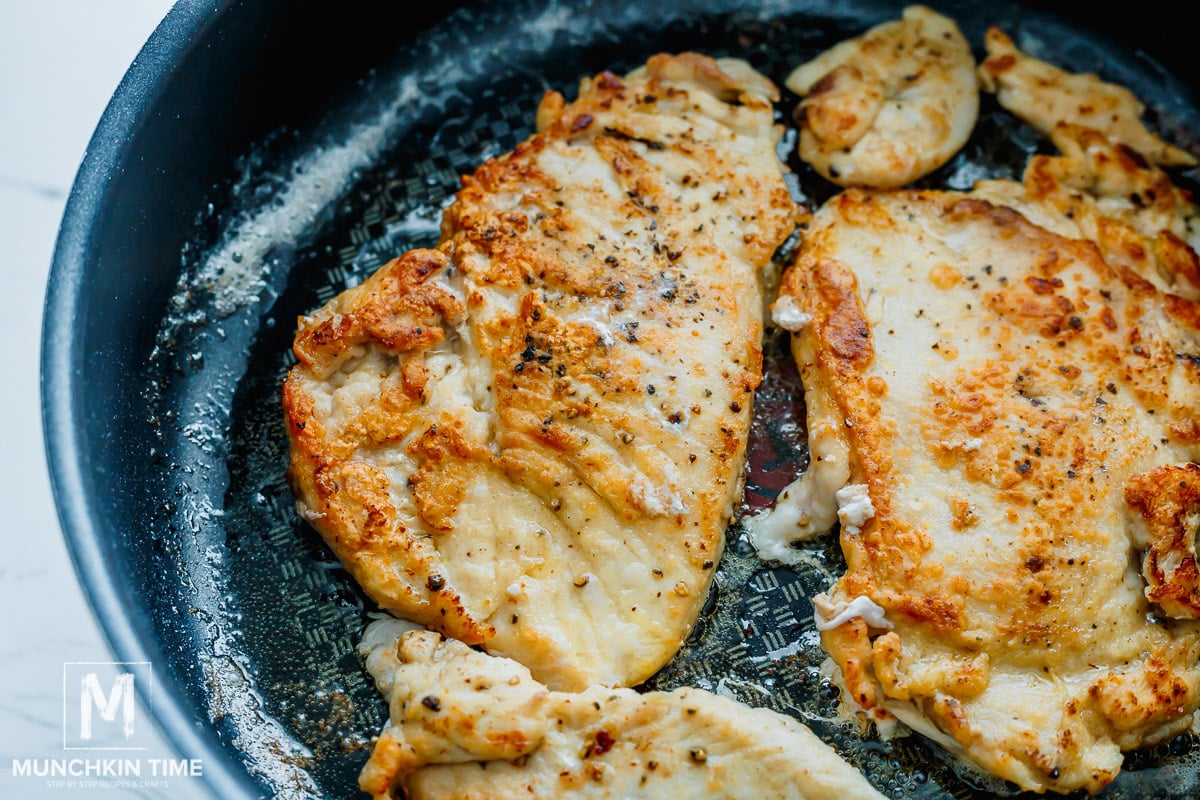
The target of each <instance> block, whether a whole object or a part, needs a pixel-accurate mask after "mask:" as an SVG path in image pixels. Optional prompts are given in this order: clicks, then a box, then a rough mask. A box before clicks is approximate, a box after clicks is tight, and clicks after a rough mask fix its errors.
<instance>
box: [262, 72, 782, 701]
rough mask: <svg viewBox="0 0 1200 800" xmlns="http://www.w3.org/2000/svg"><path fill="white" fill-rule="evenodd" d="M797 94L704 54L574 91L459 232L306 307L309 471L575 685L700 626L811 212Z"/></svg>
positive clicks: (477, 612)
mask: <svg viewBox="0 0 1200 800" xmlns="http://www.w3.org/2000/svg"><path fill="white" fill-rule="evenodd" d="M775 96H776V90H775V88H774V87H773V86H772V85H771V84H770V82H769V81H767V80H766V79H765V78H763V77H762V76H761V75H759V74H757V73H756V72H754V71H753V70H752V69H751V68H750V67H749V66H748V65H747V64H745V63H744V62H738V61H721V62H716V61H714V60H712V59H710V58H707V57H704V56H700V55H696V54H683V55H676V56H669V55H660V56H656V57H654V58H652V59H650V60H649V62H648V63H647V64H646V66H645V67H643V68H641V69H639V70H637V71H635V72H634V73H632V74H630V75H629V76H627V77H626V78H624V79H622V78H618V77H617V76H616V75H613V74H611V73H607V72H606V73H603V74H601V75H599V76H597V77H596V78H594V79H590V80H584V81H583V83H582V85H581V87H580V90H579V97H578V99H577V100H576V101H575V102H573V103H571V104H569V105H567V104H566V103H565V102H564V100H563V97H562V96H561V95H559V94H557V93H553V92H551V93H548V94H547V95H546V97H545V98H544V99H543V100H542V103H541V106H540V107H539V109H538V112H537V119H538V127H539V129H540V132H539V133H538V134H537V135H535V136H534V137H532V138H531V139H529V140H528V141H526V142H524V143H522V144H520V145H519V146H518V147H517V148H516V149H515V150H514V151H513V152H512V153H511V154H509V155H507V156H504V157H502V158H498V159H495V160H492V161H489V162H488V163H486V164H484V165H483V166H482V167H480V169H479V170H478V171H477V172H476V173H475V174H473V175H471V176H468V177H466V178H464V179H463V187H462V189H461V191H460V192H459V193H458V195H457V197H456V198H455V200H454V202H453V203H452V204H451V205H450V206H449V207H448V208H447V210H446V212H445V215H444V219H443V240H442V243H441V244H440V245H439V246H438V247H437V248H436V249H431V250H416V251H412V252H409V253H405V254H404V255H402V256H400V257H399V258H397V259H396V260H394V261H392V262H391V263H389V264H387V265H385V266H384V267H382V268H381V269H380V270H379V271H378V272H377V273H376V274H375V275H373V276H371V277H370V278H369V279H367V280H366V281H365V282H363V283H362V284H361V285H360V286H358V287H355V288H353V289H350V290H348V291H346V292H345V293H344V294H342V295H340V296H338V297H337V298H335V299H334V300H332V301H331V302H330V303H328V304H327V305H326V306H325V307H323V308H321V309H319V310H317V311H315V312H314V313H313V314H312V315H311V316H307V317H304V318H302V319H301V320H300V323H299V331H298V333H297V334H296V339H295V354H296V357H297V359H298V362H299V363H298V364H297V365H296V367H295V368H294V369H293V370H292V372H291V373H290V374H289V376H288V378H287V381H286V385H285V387H284V391H283V401H284V408H285V411H286V415H287V422H288V431H289V435H290V438H291V445H292V463H291V467H290V471H289V476H290V480H291V483H292V485H293V487H294V490H295V494H296V496H297V500H298V506H299V509H300V512H301V514H302V515H303V517H304V518H305V519H306V520H308V521H309V522H310V523H311V524H312V525H313V527H315V528H316V529H317V530H318V531H319V532H320V533H321V534H322V535H323V536H324V537H325V539H326V540H327V541H328V542H329V544H330V545H331V546H332V548H333V550H334V551H335V552H336V554H337V555H338V557H339V558H340V559H341V560H342V562H343V563H344V564H345V565H346V567H347V569H348V570H349V571H350V573H351V574H352V575H353V576H354V577H355V579H357V581H358V582H359V583H360V584H361V586H362V587H363V589H364V590H365V591H366V592H367V594H368V595H370V597H371V598H373V599H374V600H375V601H376V602H377V603H378V604H379V605H380V606H382V607H384V608H386V609H388V610H390V611H393V612H395V613H396V614H398V615H400V616H403V617H406V618H408V619H412V620H415V621H417V622H419V623H421V624H423V625H426V626H429V627H432V628H434V629H436V630H438V631H440V632H441V633H444V634H445V635H447V636H451V637H456V638H458V639H461V640H462V641H464V642H467V643H471V644H482V645H483V646H484V647H486V648H487V649H488V650H489V651H491V652H494V653H498V654H502V655H506V656H510V657H512V658H514V659H516V660H518V661H520V662H521V663H522V664H524V665H526V666H527V667H529V669H530V670H531V671H532V673H533V675H534V676H535V677H536V678H537V679H538V680H540V681H542V682H544V683H546V684H547V685H549V686H551V687H552V688H555V689H581V688H583V687H586V686H589V685H591V684H605V685H611V686H622V685H631V684H636V683H638V682H640V681H642V680H644V679H645V678H647V677H648V676H650V675H651V674H653V673H654V672H655V671H656V670H657V669H658V668H659V667H660V666H661V665H662V664H663V663H665V662H666V661H667V660H668V659H669V658H670V657H671V656H672V655H673V654H674V653H675V652H676V650H677V649H678V648H679V646H680V645H681V644H682V642H683V641H684V639H685V638H686V636H687V635H688V632H689V631H690V630H691V627H692V625H693V623H694V621H695V618H696V615H697V613H698V610H699V608H700V606H701V604H702V603H703V601H704V598H705V594H706V591H707V589H708V586H709V583H710V580H711V576H712V574H713V567H714V565H715V564H716V562H717V560H718V558H720V555H721V550H722V545H723V542H724V531H725V528H726V525H727V523H728V521H729V519H730V517H731V514H732V512H733V508H734V503H735V501H736V499H737V498H738V496H739V493H740V490H741V479H742V468H743V463H744V457H745V445H746V438H747V432H748V426H749V420H750V413H751V405H752V397H753V395H752V391H753V389H754V388H755V387H756V386H757V385H758V383H759V380H760V375H761V351H760V337H761V333H762V294H761V291H762V290H761V286H760V283H761V280H760V273H761V270H762V268H763V267H764V266H765V265H766V264H767V263H768V261H769V260H770V258H771V255H772V254H773V252H774V251H775V250H776V248H777V247H778V246H779V245H780V244H781V243H782V242H783V240H784V239H785V238H786V237H787V235H788V234H789V233H790V231H791V229H792V227H793V225H794V222H793V216H794V213H795V212H794V207H793V204H792V201H791V199H790V197H789V195H788V191H787V188H786V186H785V184H784V181H783V171H784V167H783V166H782V165H781V163H780V161H779V159H778V157H777V155H776V152H775V145H776V143H777V141H778V139H779V136H780V134H781V129H780V128H779V127H778V126H777V125H776V124H775V122H774V121H773V116H772V109H771V100H772V99H773V98H774V97H775Z"/></svg>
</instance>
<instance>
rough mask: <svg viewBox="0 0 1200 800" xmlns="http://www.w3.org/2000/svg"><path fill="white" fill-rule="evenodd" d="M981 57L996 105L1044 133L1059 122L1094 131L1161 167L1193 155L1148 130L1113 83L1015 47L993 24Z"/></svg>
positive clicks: (1133, 102)
mask: <svg viewBox="0 0 1200 800" xmlns="http://www.w3.org/2000/svg"><path fill="white" fill-rule="evenodd" d="M984 44H985V46H986V48H987V58H986V59H985V60H984V61H983V62H982V63H981V64H980V65H979V77H980V83H981V84H982V86H983V88H984V89H985V90H986V91H988V92H993V93H995V95H996V99H997V100H999V102H1000V105H1002V106H1004V107H1005V108H1007V109H1008V110H1009V111H1011V112H1012V113H1014V114H1016V115H1017V116H1018V117H1020V118H1021V119H1022V120H1024V121H1025V122H1026V123H1028V124H1029V125H1031V126H1032V127H1033V128H1035V129H1036V130H1038V131H1040V132H1041V133H1042V134H1043V135H1045V136H1051V135H1053V133H1054V128H1055V126H1057V125H1058V124H1059V123H1068V124H1074V125H1080V126H1082V127H1085V128H1092V129H1095V130H1097V131H1100V132H1101V133H1103V134H1104V135H1105V136H1107V137H1108V138H1109V139H1111V140H1112V141H1114V142H1117V143H1120V144H1124V145H1126V146H1128V147H1130V148H1132V149H1133V150H1135V151H1136V152H1138V153H1140V154H1141V155H1142V157H1144V158H1146V159H1148V160H1149V161H1152V162H1153V163H1155V164H1159V165H1162V166H1165V167H1175V166H1193V165H1195V164H1196V157H1195V156H1193V155H1192V154H1191V153H1189V152H1187V151H1186V150H1183V149H1181V148H1179V147H1176V146H1174V145H1172V144H1168V143H1167V142H1164V141H1163V140H1162V139H1160V138H1159V137H1158V136H1156V135H1155V134H1153V133H1151V132H1150V130H1149V129H1147V128H1146V126H1145V124H1144V123H1143V122H1142V114H1143V112H1144V111H1145V106H1144V105H1143V104H1142V102H1141V101H1140V100H1138V99H1137V97H1136V96H1135V95H1134V94H1133V93H1132V92H1130V91H1129V90H1128V89H1126V88H1125V87H1124V86H1119V85H1117V84H1114V83H1106V82H1105V81H1103V80H1101V79H1100V78H1099V77H1098V76H1096V75H1093V74H1090V73H1071V72H1066V71H1065V70H1062V69H1060V68H1058V67H1056V66H1054V65H1052V64H1049V63H1047V62H1045V61H1042V60H1040V59H1037V58H1033V57H1031V56H1029V55H1026V54H1025V53H1024V52H1022V51H1021V50H1019V49H1018V48H1017V46H1016V45H1015V44H1014V43H1013V41H1012V39H1011V38H1009V36H1008V35H1007V34H1006V33H1004V32H1003V31H1002V30H1000V29H999V28H997V27H994V26H993V27H991V28H989V29H988V31H987V34H986V35H985V38H984Z"/></svg>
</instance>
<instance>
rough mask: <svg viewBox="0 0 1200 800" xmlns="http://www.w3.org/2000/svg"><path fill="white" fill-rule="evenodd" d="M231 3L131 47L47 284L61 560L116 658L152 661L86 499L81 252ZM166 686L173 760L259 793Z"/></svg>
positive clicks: (187, 2) (205, 3)
mask: <svg viewBox="0 0 1200 800" xmlns="http://www.w3.org/2000/svg"><path fill="white" fill-rule="evenodd" d="M237 2H238V0H181V2H178V3H176V4H175V5H173V6H172V7H171V8H170V9H169V10H168V11H167V13H166V14H165V15H164V17H163V19H162V21H161V22H160V23H159V25H158V26H157V27H156V28H155V29H154V31H153V32H152V33H151V35H150V37H149V38H148V39H147V40H146V43H145V44H144V45H143V46H142V48H141V49H140V50H139V52H138V55H137V57H136V58H135V60H134V61H133V63H132V64H131V65H130V67H129V68H128V70H127V71H126V72H125V74H124V76H123V77H122V79H121V81H120V83H119V84H118V86H117V89H116V90H115V91H114V93H113V96H112V98H111V99H110V100H109V102H108V105H107V106H106V107H105V110H104V113H103V114H102V115H101V117H100V120H99V122H98V123H97V125H96V128H95V131H94V132H93V134H92V136H91V138H90V140H89V142H88V145H87V149H86V151H85V154H84V157H83V159H82V161H81V162H80V166H79V168H78V170H77V172H76V175H75V179H74V181H73V182H72V185H71V190H70V193H69V195H68V197H67V202H66V206H65V209H64V211H63V216H62V220H61V222H60V226H59V231H58V236H57V239H56V241H55V246H54V254H53V257H52V260H51V264H50V271H49V277H48V279H47V283H46V290H45V298H44V304H43V319H42V328H41V354H40V387H39V388H40V394H41V418H42V419H41V422H42V437H43V444H44V450H45V458H46V467H47V470H48V473H49V478H50V485H51V493H52V496H53V500H54V506H55V511H56V514H57V519H58V523H59V529H60V533H61V535H62V537H63V540H64V542H65V544H66V549H67V553H68V555H69V557H70V559H71V562H72V566H73V568H74V571H75V574H76V576H77V578H78V580H79V584H80V588H81V589H82V591H83V594H84V597H85V599H86V601H87V603H88V606H89V608H90V610H91V612H92V616H93V619H94V620H95V621H96V623H97V626H98V628H99V629H100V632H101V635H102V637H103V638H104V640H105V643H106V644H107V646H108V648H109V651H110V653H111V654H112V657H113V658H114V659H116V660H117V661H125V662H137V661H142V662H146V661H150V660H151V659H150V649H149V647H148V646H147V640H146V634H145V631H142V630H139V629H138V626H136V625H135V624H134V622H133V620H132V619H131V618H130V617H129V615H128V614H127V613H126V610H125V607H126V602H125V600H124V598H123V597H122V595H121V592H120V590H119V585H118V582H117V576H116V575H115V572H114V570H113V568H112V567H111V566H110V565H109V564H107V563H106V562H105V559H104V558H103V548H102V546H101V542H102V540H103V539H104V538H105V536H106V534H105V532H104V526H103V525H102V524H101V522H100V515H99V509H98V508H97V507H96V501H95V498H94V497H93V496H92V494H91V493H90V492H89V491H88V490H87V484H88V481H87V479H86V477H85V476H86V474H87V470H88V466H89V465H88V464H87V461H86V455H87V453H86V446H85V445H83V444H82V443H83V442H84V441H85V440H86V438H87V435H88V434H87V431H86V429H85V425H84V424H83V422H82V420H83V416H84V415H83V412H82V407H81V404H82V403H83V402H84V401H85V399H86V397H85V396H84V395H83V394H82V393H81V392H80V388H79V386H78V382H77V380H76V379H75V377H74V376H75V374H76V369H75V365H76V364H77V361H78V359H79V358H80V357H81V356H80V352H81V346H82V342H81V338H80V332H79V330H78V326H77V325H76V321H77V315H78V313H79V311H80V309H81V306H82V291H83V283H84V276H85V274H86V271H87V264H88V253H89V251H90V249H91V247H90V246H91V244H92V242H93V240H94V236H95V229H96V226H97V222H98V219H99V217H100V215H101V213H102V211H103V209H104V208H105V206H106V205H107V203H108V202H109V194H110V190H111V187H110V176H112V175H114V174H118V173H119V172H120V171H121V170H122V168H123V164H124V163H125V162H126V161H127V159H128V158H129V157H130V143H131V141H132V140H133V134H134V133H135V132H136V131H137V130H138V129H139V128H140V127H141V125H142V124H143V123H144V122H145V120H146V119H147V118H148V117H149V116H150V115H151V114H152V113H153V110H154V104H155V100H156V99H157V98H158V97H159V96H160V95H161V93H162V92H163V91H164V89H165V88H166V86H167V84H168V82H169V81H170V79H171V77H172V73H173V70H174V68H175V67H176V66H177V65H178V64H179V63H180V62H181V61H182V60H183V59H184V57H185V56H186V55H187V53H188V52H189V51H190V50H191V49H192V48H193V47H195V46H196V45H197V43H198V42H199V41H200V40H202V39H203V37H204V34H205V33H206V31H208V30H210V29H211V28H212V27H213V26H214V25H215V23H216V21H217V20H218V19H219V18H220V16H221V15H222V14H223V13H224V12H225V11H227V10H228V9H229V8H230V7H231V6H234V5H236V3H237ZM169 686H170V684H169V683H167V682H165V681H159V682H158V686H157V687H155V688H154V689H153V692H154V696H153V703H152V706H151V711H150V714H149V717H150V718H151V721H152V722H153V724H154V725H155V726H156V727H157V728H158V730H159V732H160V733H161V734H162V735H163V736H164V738H165V740H166V742H167V744H169V745H170V746H171V747H172V748H173V750H174V751H175V754H176V755H177V756H178V757H181V758H188V759H200V760H201V762H202V765H203V767H202V777H201V781H202V785H203V786H204V788H205V790H206V791H207V792H208V793H209V794H210V795H212V796H215V797H221V798H252V797H259V796H261V792H259V791H258V790H256V788H255V787H254V785H253V782H252V780H251V778H250V776H249V775H248V774H247V773H246V772H244V771H239V770H237V769H236V768H235V767H234V766H233V765H232V764H231V760H230V755H229V752H228V750H227V749H226V748H223V747H222V746H221V744H220V742H218V741H216V740H215V738H214V737H213V736H212V735H211V734H209V733H207V732H206V731H204V730H203V729H202V728H201V727H200V726H197V725H196V724H195V723H194V721H193V717H194V713H193V710H192V709H191V704H190V703H188V702H187V700H186V698H184V697H183V696H181V695H180V694H179V693H178V692H176V691H173V690H172V689H170V688H168V687H169ZM139 691H141V690H140V689H139ZM206 734H207V735H206Z"/></svg>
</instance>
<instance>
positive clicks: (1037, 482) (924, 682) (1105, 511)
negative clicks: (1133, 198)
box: [775, 136, 1200, 792]
mask: <svg viewBox="0 0 1200 800" xmlns="http://www.w3.org/2000/svg"><path fill="white" fill-rule="evenodd" d="M1083 138H1084V139H1085V140H1086V139H1087V137H1086V136H1083ZM1101 146H1104V147H1108V148H1110V151H1109V152H1108V155H1109V156H1111V157H1113V158H1116V157H1118V156H1120V155H1121V153H1122V152H1123V150H1122V147H1121V146H1120V145H1113V144H1112V143H1111V142H1108V143H1106V144H1104V145H1100V144H1096V147H1101ZM1097 152H1098V151H1097ZM1074 156H1075V157H1076V159H1075V160H1074V161H1072V160H1071V158H1072V156H1070V155H1064V156H1057V157H1039V158H1037V159H1034V161H1033V162H1032V163H1031V164H1030V167H1029V170H1028V172H1027V175H1026V181H1025V183H1024V185H1022V184H1018V183H1014V182H1007V181H1000V182H991V183H987V184H982V185H980V186H979V187H978V188H977V190H976V191H975V192H970V193H955V192H935V191H929V192H919V191H901V192H893V193H870V192H866V191H860V190H851V191H848V192H846V193H844V194H841V195H839V196H837V197H835V198H833V199H832V200H830V201H829V202H828V203H827V204H826V205H825V206H824V207H823V208H821V209H820V210H818V212H817V213H816V214H815V216H814V219H813V223H812V225H811V228H810V229H809V231H808V232H807V235H806V238H805V241H804V244H803V247H802V249H801V252H800V254H799V256H798V259H797V261H796V263H795V264H794V265H793V266H792V267H791V268H790V269H789V270H788V272H787V273H786V274H785V277H784V285H783V289H782V293H781V298H782V299H781V300H779V301H777V303H776V309H775V313H776V315H777V316H778V315H779V314H780V313H781V310H780V309H781V304H782V308H783V310H784V311H788V312H789V313H791V315H792V316H793V317H795V318H796V319H798V320H799V321H800V323H801V324H797V325H795V326H794V327H795V328H796V329H797V332H796V333H795V334H794V336H793V351H794V353H795V356H796V359H797V363H798V365H799V367H800V369H801V374H802V378H803V381H804V386H805V392H806V397H807V398H808V403H809V405H808V408H809V425H810V428H811V429H814V430H818V431H820V432H821V437H820V438H819V439H818V440H817V443H818V445H819V447H818V448H814V453H813V462H814V468H816V469H821V468H822V467H821V466H820V465H821V464H822V463H824V461H830V462H831V463H832V464H834V465H835V467H834V468H833V472H834V473H840V480H839V484H844V488H843V489H842V490H841V491H839V492H838V493H837V497H836V502H835V503H834V504H833V505H834V507H835V508H837V509H838V512H839V516H840V518H841V522H842V527H841V534H840V536H841V545H842V549H843V551H844V553H845V555H846V561H847V572H846V574H845V575H843V576H842V577H841V578H839V579H838V580H837V581H836V582H835V584H834V585H833V586H832V588H831V589H830V590H829V592H828V593H827V594H824V595H819V596H818V598H817V599H816V601H815V602H814V606H815V607H816V612H817V613H816V616H817V624H818V627H819V628H821V629H822V630H823V633H822V643H823V646H824V647H825V648H826V650H827V651H828V652H829V653H830V654H831V656H832V657H833V659H834V661H835V662H836V664H837V666H838V667H839V668H840V671H841V679H842V681H843V682H844V685H845V687H846V690H847V696H848V697H849V698H851V699H852V700H853V701H854V702H855V703H857V704H858V706H861V708H862V709H865V710H866V711H867V712H868V713H869V714H870V715H873V716H875V717H876V718H881V719H886V718H890V717H891V716H892V715H895V716H896V717H898V718H899V719H900V720H902V721H903V722H905V723H908V724H909V725H910V726H911V727H913V728H915V729H916V730H918V731H921V732H923V733H925V734H927V735H929V736H930V737H932V738H933V739H935V740H936V741H938V742H941V743H942V744H944V745H945V746H947V747H948V748H950V749H951V750H952V751H955V752H956V753H957V754H959V755H962V756H965V757H967V758H969V759H971V760H973V761H974V762H976V763H977V764H979V765H982V766H983V767H984V768H986V769H987V770H989V771H991V772H992V773H994V774H996V775H998V776H1000V777H1002V778H1005V779H1007V780H1010V781H1013V782H1015V783H1017V784H1018V785H1020V786H1021V787H1022V788H1024V789H1028V790H1034V791H1046V790H1051V791H1058V792H1067V791H1071V790H1075V789H1079V788H1083V789H1086V790H1088V791H1096V790H1099V789H1100V788H1102V787H1103V786H1105V785H1106V784H1108V783H1109V782H1110V781H1111V780H1112V779H1113V778H1114V777H1115V775H1116V774H1117V772H1118V771H1119V770H1120V768H1121V764H1122V751H1124V750H1128V749H1131V748H1136V747H1139V746H1142V745H1145V744H1150V743H1154V742H1158V741H1161V740H1164V739H1166V738H1168V737H1170V736H1172V735H1174V734H1176V733H1179V732H1180V731H1182V730H1185V729H1187V728H1188V727H1189V726H1191V725H1192V724H1193V712H1194V711H1195V710H1196V708H1197V705H1198V704H1200V623H1198V622H1197V621H1195V620H1194V619H1192V618H1193V617H1195V616H1197V613H1196V612H1197V608H1198V607H1197V606H1196V604H1195V603H1196V599H1197V594H1196V586H1195V581H1196V552H1195V550H1196V546H1195V545H1196V543H1195V537H1196V520H1197V519H1200V481H1198V479H1197V477H1196V474H1197V472H1198V468H1197V467H1196V466H1195V465H1194V464H1192V463H1191V462H1193V461H1194V460H1195V459H1196V458H1197V456H1198V455H1200V305H1198V304H1197V302H1196V301H1195V299H1194V297H1192V298H1191V299H1189V297H1187V296H1185V295H1187V294H1188V293H1189V292H1188V291H1184V290H1185V289H1187V290H1189V291H1190V286H1191V284H1190V282H1189V280H1188V276H1187V275H1186V274H1184V273H1186V272H1187V271H1188V270H1190V269H1193V268H1194V265H1195V263H1196V260H1195V253H1194V252H1192V251H1191V250H1190V248H1188V247H1187V245H1186V244H1184V243H1183V242H1182V241H1181V240H1179V239H1178V237H1174V236H1173V235H1172V234H1170V228H1171V227H1172V226H1174V225H1175V224H1176V223H1177V222H1179V221H1180V219H1182V217H1186V216H1190V215H1191V213H1192V211H1193V209H1192V208H1191V206H1190V203H1189V202H1187V198H1186V196H1185V195H1183V194H1178V195H1177V196H1176V197H1175V201H1176V211H1177V212H1178V213H1177V214H1176V215H1174V217H1178V219H1175V218H1172V217H1173V215H1171V214H1166V215H1165V216H1163V217H1161V218H1159V222H1160V223H1162V227H1161V228H1160V227H1159V225H1158V224H1156V223H1155V219H1156V218H1155V217H1154V216H1152V215H1151V216H1143V215H1140V211H1139V210H1137V209H1132V210H1131V209H1127V208H1126V209H1123V208H1121V207H1119V206H1116V205H1114V204H1113V201H1114V200H1115V197H1110V196H1105V194H1104V193H1103V192H1099V191H1091V192H1089V191H1086V190H1084V189H1081V188H1079V187H1080V186H1083V187H1087V188H1089V189H1091V190H1096V189H1097V186H1099V185H1100V184H1099V183H1098V182H1097V181H1096V180H1095V179H1096V178H1097V175H1096V174H1095V173H1094V171H1089V169H1090V168H1089V167H1088V166H1087V164H1086V163H1085V161H1080V160H1079V159H1078V158H1077V157H1078V156H1079V153H1078V152H1075V153H1074ZM1102 161H1103V163H1105V164H1106V165H1107V166H1106V169H1107V168H1109V167H1113V164H1112V162H1111V161H1110V160H1108V159H1102ZM1139 165H1140V166H1139ZM1093 166H1094V165H1093ZM1125 168H1126V169H1127V171H1128V174H1127V175H1126V177H1127V178H1128V179H1129V180H1132V181H1148V182H1154V181H1156V180H1158V177H1156V175H1158V176H1159V177H1161V173H1157V171H1156V170H1154V169H1153V168H1152V167H1147V166H1146V165H1145V162H1144V161H1141V160H1140V159H1133V160H1127V161H1126V162H1125ZM1139 170H1141V171H1143V172H1144V173H1145V174H1138V171H1139ZM1068 175H1069V176H1071V177H1072V178H1073V180H1071V181H1067V180H1062V178H1063V177H1064V176H1068ZM1160 211H1161V209H1160ZM1110 212H1111V213H1110Z"/></svg>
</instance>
